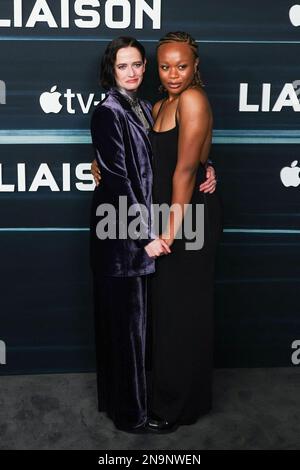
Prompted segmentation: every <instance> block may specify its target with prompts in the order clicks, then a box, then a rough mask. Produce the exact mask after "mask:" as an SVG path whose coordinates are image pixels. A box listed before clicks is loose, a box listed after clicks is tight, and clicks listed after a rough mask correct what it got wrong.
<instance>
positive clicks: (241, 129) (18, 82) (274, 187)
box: [0, 0, 300, 374]
mask: <svg viewBox="0 0 300 470" xmlns="http://www.w3.org/2000/svg"><path fill="white" fill-rule="evenodd" d="M21 3H22V2H21ZM37 3H38V2H37V0H28V1H26V2H23V4H24V5H23V12H22V22H23V27H18V26H16V25H15V24H14V23H16V24H18V23H17V20H18V18H17V20H15V22H14V15H15V16H16V17H17V12H16V11H14V9H13V4H14V2H13V0H1V2H0V64H1V66H0V80H2V81H3V82H4V83H5V85H6V103H5V104H4V101H5V100H3V96H2V100H1V99H0V103H2V104H0V163H1V169H0V201H1V206H0V214H1V218H0V240H1V243H0V270H1V307H0V308H1V312H0V340H2V341H4V342H5V344H6V364H0V373H3V374H13V373H32V372H33V373H35V372H59V371H87V370H93V368H94V349H93V348H94V345H93V321H92V303H91V298H92V295H91V294H92V293H91V278H90V271H89V264H88V238H89V233H88V219H89V205H90V199H91V190H92V189H93V182H92V179H91V177H90V175H89V172H88V168H89V165H90V162H91V160H92V158H93V153H92V148H91V144H90V136H89V122H90V115H91V112H92V110H93V106H94V104H93V103H94V102H96V101H99V100H100V99H101V93H103V90H101V89H100V88H99V86H98V70H99V58H100V56H101V54H102V53H103V50H104V48H105V46H106V44H107V42H108V41H109V40H110V39H112V38H113V37H116V36H118V35H121V34H126V35H134V36H136V37H137V38H138V39H140V40H141V41H142V42H143V43H144V45H145V47H146V49H147V53H148V70H147V76H146V79H145V83H144V85H143V90H142V92H141V94H142V95H143V96H144V97H146V98H148V99H150V100H151V101H152V102H154V101H155V100H156V99H157V98H158V97H159V94H158V91H157V88H158V78H157V73H156V65H155V55H154V51H155V45H156V41H157V39H159V38H160V37H161V36H162V35H163V34H165V33H166V32H167V31H170V30H171V31H172V30H173V31H175V30H186V31H188V32H190V33H191V34H192V35H194V37H195V38H196V39H197V40H198V42H199V50H200V57H201V67H200V68H201V72H202V78H203V80H204V82H205V83H206V91H207V94H208V96H209V99H210V101H211V104H212V107H213V112H214V140H213V147H212V152H211V158H212V159H213V160H214V162H215V166H216V169H217V173H218V178H219V188H220V192H221V194H222V199H223V204H224V212H225V231H224V236H223V240H222V244H221V246H220V250H219V257H218V265H217V283H216V366H217V367H254V366H287V365H292V361H291V355H292V353H293V349H292V347H291V345H292V342H293V341H294V340H297V339H299V338H300V332H299V329H300V325H299V307H298V288H299V280H300V267H299V263H298V259H299V252H300V245H299V234H300V227H299V214H300V211H299V191H300V187H298V186H290V187H285V186H284V185H283V183H282V181H281V180H280V171H281V169H282V168H283V167H285V166H290V164H291V163H292V162H293V161H295V160H298V159H299V160H300V157H299V142H300V132H299V114H298V112H299V108H297V104H295V97H296V99H297V96H298V95H297V86H296V84H295V87H294V89H295V95H293V96H292V93H291V92H290V93H289V94H288V93H286V94H285V99H286V102H285V106H282V108H281V109H279V110H278V111H272V108H273V107H274V104H275V102H276V100H277V99H278V97H279V96H280V94H281V93H282V90H284V87H285V85H286V84H292V83H294V82H295V81H297V80H298V79H300V65H299V52H300V27H297V26H294V25H293V24H292V22H291V20H290V17H289V10H290V8H291V7H292V6H293V5H294V3H295V2H290V1H287V0H277V1H276V2H274V1H271V0H265V1H264V2H260V1H258V0H254V1H252V2H251V3H249V2H245V1H237V0H235V1H226V2H224V1H221V0H210V1H207V0H203V1H201V2H200V1H196V0H184V1H180V0H162V1H161V2H160V1H156V2H153V0H148V1H146V2H144V1H142V0H136V1H130V2H129V1H127V0H124V1H123V2H113V1H110V3H109V2H108V1H107V2H105V1H102V2H101V6H99V7H95V8H92V7H86V8H87V9H88V10H93V11H94V12H100V15H101V23H100V25H99V26H98V27H97V28H87V27H84V28H79V27H78V26H77V25H76V24H75V23H74V21H75V20H76V19H78V16H77V15H76V13H75V12H74V6H76V2H75V1H74V0H70V1H69V2H66V1H63V2H62V3H61V1H60V0H57V1H56V0H51V1H50V0H49V1H48V2H40V4H44V5H45V3H47V4H48V6H49V9H51V10H49V11H50V16H51V14H52V18H53V19H54V20H55V21H56V23H57V26H58V27H49V25H48V24H47V23H45V22H42V21H41V22H38V23H36V25H35V26H34V27H29V26H28V27H26V26H25V25H26V22H27V20H28V18H29V16H30V14H31V12H32V10H33V8H34V5H35V4H37ZM87 3H88V2H87ZM120 3H121V4H123V5H124V6H125V10H126V9H127V11H128V5H131V17H130V20H131V22H130V26H129V27H128V28H125V29H124V28H123V29H118V28H116V27H114V28H110V27H107V26H106V25H105V22H108V21H109V18H108V16H109V8H108V6H109V4H111V5H113V4H116V5H117V4H120ZM160 3H161V8H160ZM61 4H63V5H64V8H65V7H66V5H67V4H68V5H69V7H70V15H69V22H70V27H68V28H62V27H61ZM145 4H148V5H149V6H150V7H151V8H152V6H153V5H155V6H156V8H157V12H158V14H159V15H158V16H159V19H160V27H159V28H156V27H155V28H154V27H153V26H155V25H153V21H152V19H151V18H150V17H149V16H148V15H147V14H146V13H145V14H144V16H143V20H144V21H143V28H142V29H136V27H135V7H136V5H138V6H142V5H145ZM107 5H108V6H107ZM106 7H107V10H106ZM36 8H37V7H36ZM44 8H46V7H44ZM299 8H300V7H299ZM125 10H123V9H122V7H120V6H119V7H115V8H114V9H113V14H114V17H113V20H114V21H115V22H116V21H120V20H122V18H123V14H124V11H125ZM49 11H48V12H47V13H48V18H49ZM64 11H65V12H66V10H64ZM295 11H296V15H295V17H294V18H292V19H293V22H294V23H295V22H297V10H295ZM40 13H41V14H42V13H43V11H40ZM44 13H46V11H45V9H44ZM88 19H89V18H85V20H86V21H87V20H88ZM4 20H7V21H9V20H11V23H10V25H9V24H8V22H7V21H6V23H5V22H4ZM299 23H300V21H299ZM5 24H6V26H5ZM241 83H246V84H248V97H247V99H248V104H252V105H253V104H256V105H259V107H258V109H257V110H256V111H250V110H247V111H243V110H242V109H240V108H239V100H240V84H241ZM263 83H268V84H271V93H270V111H262V110H261V102H262V86H263ZM289 86H290V87H291V86H292V85H289ZM55 87H56V88H55ZM51 89H52V92H53V93H55V92H59V93H60V94H61V96H60V103H61V106H62V109H60V110H59V112H57V113H53V112H49V111H51V106H52V105H53V106H54V108H55V99H53V98H52V100H51V97H50V99H49V95H48V97H47V95H44V98H43V99H45V100H46V101H45V103H44V104H43V106H44V110H43V109H42V107H41V105H40V96H41V95H42V94H43V93H44V92H48V93H49V92H50V90H51ZM1 90H2V95H3V93H4V91H5V87H4V86H3V83H2V87H0V98H1ZM68 90H69V91H68ZM64 95H65V96H64ZM47 99H49V101H47ZM264 99H266V98H265V95H264ZM88 100H90V103H89V102H88ZM293 100H294V101H293ZM292 102H293V104H294V106H291V103H292ZM80 103H81V104H80ZM283 104H284V103H283ZM298 104H299V101H298ZM56 105H57V100H56ZM84 106H87V108H86V109H85V111H83V110H82V108H84ZM299 106H300V105H299ZM54 108H53V109H54ZM47 111H48V112H47ZM42 163H43V164H47V165H44V166H42V167H41V166H40V165H41V164H42ZM63 164H64V170H63ZM39 172H40V173H39ZM45 172H46V173H45ZM63 175H64V177H63ZM296 176H297V175H296ZM38 181H39V182H40V186H39V184H38ZM42 181H44V184H46V186H41V184H43V183H42ZM32 183H34V184H33V186H32V187H31V190H30V186H31V184H32ZM78 183H79V184H78ZM299 183H300V180H299ZM34 185H36V188H34ZM32 189H36V190H32ZM199 303H200V304H201V299H199Z"/></svg>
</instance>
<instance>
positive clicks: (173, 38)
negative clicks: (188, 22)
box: [156, 31, 205, 91]
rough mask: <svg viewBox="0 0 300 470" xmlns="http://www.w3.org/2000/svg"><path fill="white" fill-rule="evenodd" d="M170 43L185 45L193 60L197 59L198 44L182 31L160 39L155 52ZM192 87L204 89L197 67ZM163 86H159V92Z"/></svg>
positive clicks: (168, 34)
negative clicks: (192, 55) (187, 46)
mask: <svg viewBox="0 0 300 470" xmlns="http://www.w3.org/2000/svg"><path fill="white" fill-rule="evenodd" d="M170 42H181V43H186V44H188V45H189V46H190V48H191V49H192V51H193V53H194V56H195V59H199V54H198V44H197V43H196V41H195V39H194V38H193V37H192V36H191V35H190V34H189V33H185V32H184V31H176V32H171V33H167V34H166V35H165V36H164V37H162V38H161V39H160V40H159V42H158V45H157V47H156V51H157V50H158V49H159V47H160V46H162V45H163V44H167V43H170ZM192 86H197V87H199V88H202V87H205V85H204V83H203V81H202V79H201V76H200V71H199V69H198V67H197V71H196V72H195V75H194V79H193V81H192ZM163 89H164V88H163V86H162V85H161V86H160V87H159V90H160V91H163Z"/></svg>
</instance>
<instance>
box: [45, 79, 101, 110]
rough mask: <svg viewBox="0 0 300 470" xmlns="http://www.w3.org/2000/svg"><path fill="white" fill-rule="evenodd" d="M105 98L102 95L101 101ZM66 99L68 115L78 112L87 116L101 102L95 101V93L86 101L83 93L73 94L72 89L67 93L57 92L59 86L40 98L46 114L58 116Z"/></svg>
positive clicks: (54, 86)
mask: <svg viewBox="0 0 300 470" xmlns="http://www.w3.org/2000/svg"><path fill="white" fill-rule="evenodd" d="M104 97H105V93H102V94H101V100H102V99H103V98H104ZM63 98H64V99H65V103H66V111H67V113H68V114H76V113H77V112H78V111H79V112H80V111H81V112H82V113H83V114H87V113H88V112H89V111H90V109H91V106H92V105H93V106H97V104H98V103H100V101H99V100H96V101H95V93H90V94H89V95H88V97H87V99H86V100H84V98H83V95H82V94H81V93H73V92H72V90H71V88H67V90H66V92H65V93H60V92H59V91H58V90H57V85H53V86H52V87H51V88H50V90H49V91H45V92H43V93H42V94H41V96H40V106H41V108H42V110H43V111H44V113H45V114H50V113H53V114H58V113H60V112H61V110H62V109H63V104H62V103H61V100H62V99H63Z"/></svg>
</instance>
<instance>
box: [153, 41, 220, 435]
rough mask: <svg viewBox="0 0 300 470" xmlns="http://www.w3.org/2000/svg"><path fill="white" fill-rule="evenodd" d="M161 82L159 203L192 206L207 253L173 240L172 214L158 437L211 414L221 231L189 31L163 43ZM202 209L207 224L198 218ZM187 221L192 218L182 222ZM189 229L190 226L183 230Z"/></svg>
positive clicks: (157, 353)
mask: <svg viewBox="0 0 300 470" xmlns="http://www.w3.org/2000/svg"><path fill="white" fill-rule="evenodd" d="M157 60H158V69H159V76H160V81H161V84H162V86H163V88H164V89H165V91H166V92H167V97H166V98H165V99H163V100H161V101H160V102H158V103H157V104H156V105H155V106H154V108H153V118H154V121H155V124H154V127H153V130H152V132H151V134H150V141H151V144H152V151H153V202H154V203H157V204H162V203H167V204H168V205H169V206H170V205H171V204H177V205H179V206H180V207H182V209H183V207H184V204H190V205H191V206H190V208H189V210H191V211H192V214H193V223H194V226H193V228H195V227H197V228H198V230H200V229H201V227H200V224H202V227H203V223H204V244H203V247H202V248H201V249H192V250H187V245H186V243H187V242H190V240H188V239H187V238H186V237H185V236H184V231H183V237H182V238H178V239H175V236H176V233H178V229H179V227H180V226H181V224H182V222H183V212H182V214H180V213H179V214H177V213H176V212H172V211H171V212H170V216H169V220H168V229H166V230H165V231H164V233H163V234H161V236H160V237H161V238H162V239H163V240H164V241H166V242H167V244H168V245H169V247H170V248H171V251H172V253H171V254H170V255H167V256H160V257H159V259H158V260H157V262H156V272H155V274H154V275H153V279H152V289H151V299H152V315H153V350H152V360H153V363H152V371H153V379H152V397H151V405H150V406H151V413H152V418H151V419H150V421H149V422H148V426H149V427H150V428H151V429H153V430H154V431H155V430H156V431H167V430H171V429H175V428H176V427H177V425H180V424H192V423H194V422H195V421H197V419H198V418H199V417H200V416H201V415H203V414H204V413H206V412H208V411H209V410H210V408H211V398H212V390H211V389H212V370H213V288H214V286H213V284H214V283H213V280H214V260H215V253H216V247H217V243H218V239H219V236H220V233H221V211H220V205H219V200H218V196H217V194H216V192H214V193H212V194H209V193H208V194H205V193H203V192H199V191H198V187H199V184H200V183H202V182H203V181H204V180H205V166H206V164H207V159H208V155H209V150H210V146H211V138H212V125H213V118H212V112H211V108H210V105H209V102H208V99H207V96H206V94H205V92H204V90H203V88H202V82H201V79H200V75H199V71H198V63H199V58H198V52H197V44H196V42H195V41H194V40H193V39H192V38H191V37H190V36H189V35H188V34H187V33H180V32H179V33H169V34H167V35H166V36H165V37H164V38H162V39H161V40H160V42H159V45H158V48H157ZM198 204H200V205H201V204H202V205H203V206H204V220H200V221H199V220H197V219H196V217H195V214H196V207H197V205H198ZM185 221H186V215H185V218H184V222H185ZM184 226H185V224H184Z"/></svg>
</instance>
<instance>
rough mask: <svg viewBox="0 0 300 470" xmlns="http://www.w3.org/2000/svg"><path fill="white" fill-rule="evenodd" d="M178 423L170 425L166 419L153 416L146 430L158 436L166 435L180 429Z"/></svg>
mask: <svg viewBox="0 0 300 470" xmlns="http://www.w3.org/2000/svg"><path fill="white" fill-rule="evenodd" d="M178 426H179V425H178V424H177V423H170V422H169V421H167V420H166V419H161V418H159V417H158V416H155V415H151V416H150V417H149V419H148V422H147V423H146V429H147V430H148V432H153V433H156V434H166V433H170V432H174V431H176V430H177V429H178Z"/></svg>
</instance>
